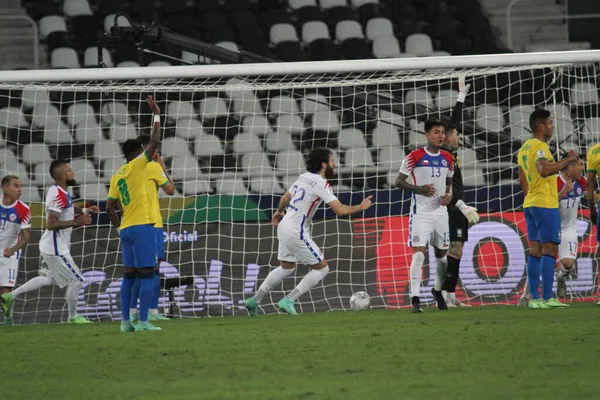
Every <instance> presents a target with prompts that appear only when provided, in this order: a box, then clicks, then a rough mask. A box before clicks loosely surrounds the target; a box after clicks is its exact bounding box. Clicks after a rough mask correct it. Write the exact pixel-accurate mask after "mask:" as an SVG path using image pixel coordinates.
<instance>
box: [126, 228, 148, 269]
mask: <svg viewBox="0 0 600 400" xmlns="http://www.w3.org/2000/svg"><path fill="white" fill-rule="evenodd" d="M120 236H121V244H122V245H123V265H124V266H125V267H135V268H154V267H156V234H155V233H154V226H153V225H150V224H146V225H133V226H128V227H127V228H125V229H122V230H121V234H120Z"/></svg>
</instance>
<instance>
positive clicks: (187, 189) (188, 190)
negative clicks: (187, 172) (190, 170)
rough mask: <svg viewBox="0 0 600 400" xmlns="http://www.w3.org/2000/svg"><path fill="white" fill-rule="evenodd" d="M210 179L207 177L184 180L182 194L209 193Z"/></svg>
mask: <svg viewBox="0 0 600 400" xmlns="http://www.w3.org/2000/svg"><path fill="white" fill-rule="evenodd" d="M210 191H211V190H210V181H209V180H207V179H200V180H198V179H192V180H186V181H185V183H184V184H183V194H184V195H185V196H194V195H197V194H206V193H210Z"/></svg>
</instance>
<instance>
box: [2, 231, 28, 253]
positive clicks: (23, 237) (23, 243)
mask: <svg viewBox="0 0 600 400" xmlns="http://www.w3.org/2000/svg"><path fill="white" fill-rule="evenodd" d="M29 239H31V229H29V228H26V229H21V237H20V239H19V242H18V243H17V244H16V245H15V246H14V247H9V248H8V249H4V257H11V256H12V255H13V254H15V253H16V252H17V251H19V250H21V249H24V248H25V246H27V243H29Z"/></svg>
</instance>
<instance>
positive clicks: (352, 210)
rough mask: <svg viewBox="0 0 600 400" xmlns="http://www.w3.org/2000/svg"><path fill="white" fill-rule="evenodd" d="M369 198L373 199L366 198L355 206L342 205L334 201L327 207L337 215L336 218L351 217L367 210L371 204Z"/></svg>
mask: <svg viewBox="0 0 600 400" xmlns="http://www.w3.org/2000/svg"><path fill="white" fill-rule="evenodd" d="M371 198H373V196H369V197H367V198H366V199H364V200H363V201H362V202H361V203H360V204H358V205H356V206H347V205H345V204H342V203H341V202H340V201H339V200H334V201H332V202H331V203H329V204H328V205H329V207H331V209H332V210H333V212H334V213H335V215H337V216H338V217H342V216H344V215H353V214H356V213H359V212H361V211H364V210H366V209H368V208H369V207H371V205H372V204H373V203H372V202H371Z"/></svg>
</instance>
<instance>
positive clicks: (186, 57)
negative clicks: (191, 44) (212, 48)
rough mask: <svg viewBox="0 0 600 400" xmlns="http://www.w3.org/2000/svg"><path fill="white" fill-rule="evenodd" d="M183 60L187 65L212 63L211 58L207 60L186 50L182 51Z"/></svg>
mask: <svg viewBox="0 0 600 400" xmlns="http://www.w3.org/2000/svg"><path fill="white" fill-rule="evenodd" d="M181 59H182V60H183V61H184V62H185V63H186V64H203V63H210V59H209V58H205V57H204V56H201V55H198V54H194V53H190V52H189V51H185V50H182V51H181Z"/></svg>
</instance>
